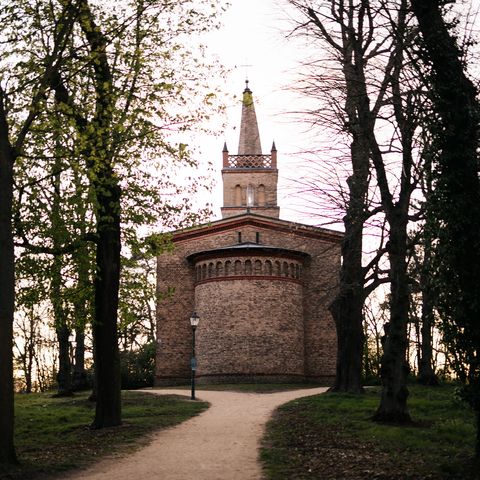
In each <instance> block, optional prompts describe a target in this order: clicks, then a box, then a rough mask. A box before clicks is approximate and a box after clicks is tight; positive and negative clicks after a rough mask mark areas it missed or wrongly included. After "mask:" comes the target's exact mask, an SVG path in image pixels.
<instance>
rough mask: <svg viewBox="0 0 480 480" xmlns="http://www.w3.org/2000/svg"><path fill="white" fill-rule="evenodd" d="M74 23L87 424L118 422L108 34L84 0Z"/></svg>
mask: <svg viewBox="0 0 480 480" xmlns="http://www.w3.org/2000/svg"><path fill="white" fill-rule="evenodd" d="M79 23H80V26H81V28H82V31H83V33H84V35H85V38H86V40H87V42H88V45H89V48H90V51H91V55H92V58H94V59H95V61H94V62H93V68H94V71H95V76H94V88H95V92H96V104H95V117H94V119H93V120H92V123H91V125H90V126H91V127H93V128H92V131H90V132H88V134H87V135H88V138H87V145H88V147H87V150H88V153H87V165H88V168H89V177H90V181H91V184H92V186H93V190H94V192H95V198H96V205H95V207H96V222H97V226H96V230H97V250H96V268H97V271H96V275H95V318H94V320H93V324H92V334H93V355H94V361H95V388H96V399H97V404H96V410H95V419H94V421H93V424H92V427H93V428H103V427H110V426H115V425H120V424H121V390H120V388H121V385H120V358H119V353H118V331H117V316H118V292H119V284H120V247H121V244H120V193H121V190H120V186H119V184H118V178H117V176H116V174H115V171H114V160H113V158H112V155H113V150H114V147H113V146H112V145H111V142H112V122H113V120H112V118H113V114H114V111H115V100H114V87H113V76H112V72H111V69H110V65H109V58H108V54H107V48H108V44H109V39H108V38H107V37H106V35H105V34H104V33H103V32H102V30H101V28H100V27H99V26H98V25H96V23H95V17H94V14H93V12H92V10H91V8H90V4H89V2H88V1H87V0H80V1H79Z"/></svg>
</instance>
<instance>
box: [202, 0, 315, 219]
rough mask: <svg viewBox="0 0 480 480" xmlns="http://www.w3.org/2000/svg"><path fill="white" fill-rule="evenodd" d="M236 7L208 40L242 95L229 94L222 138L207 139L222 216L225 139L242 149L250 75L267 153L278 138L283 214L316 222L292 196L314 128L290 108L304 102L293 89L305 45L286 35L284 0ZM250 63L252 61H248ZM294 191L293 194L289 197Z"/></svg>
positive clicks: (230, 85)
mask: <svg viewBox="0 0 480 480" xmlns="http://www.w3.org/2000/svg"><path fill="white" fill-rule="evenodd" d="M230 3H231V7H230V8H229V9H228V11H227V12H226V13H225V14H224V15H223V17H222V20H223V21H222V23H223V27H222V28H221V29H220V30H219V31H218V32H215V33H214V34H211V35H209V36H208V41H207V46H208V47H209V50H210V51H211V53H213V54H215V55H216V56H218V58H219V60H220V61H221V63H222V64H224V65H225V66H226V67H227V69H229V70H230V74H229V75H228V77H227V78H226V89H227V90H228V91H229V92H230V93H231V94H232V95H236V98H235V99H232V98H230V99H229V98H226V103H227V118H228V120H227V126H226V130H225V131H224V132H223V133H222V134H221V135H220V137H219V138H209V139H204V140H203V141H202V150H203V151H204V155H206V156H207V158H209V159H210V160H211V161H213V162H214V164H215V166H216V167H217V169H216V171H215V174H214V176H215V180H216V187H215V191H214V207H215V208H214V213H215V217H216V218H220V210H219V209H220V206H221V204H222V183H221V175H220V169H221V161H222V153H221V151H222V147H223V142H224V141H226V142H227V146H228V150H229V152H230V154H233V155H235V154H236V153H237V149H238V135H239V127H240V116H241V104H240V101H241V96H242V91H243V89H244V88H245V79H246V76H247V75H248V79H249V82H250V84H249V86H250V89H251V90H252V92H253V96H254V101H255V110H256V114H257V120H258V125H259V130H260V138H261V142H262V150H263V153H269V152H270V149H271V145H272V141H275V144H276V147H277V150H278V168H279V191H278V203H279V205H280V208H281V210H280V216H281V218H283V219H286V220H295V221H300V222H304V223H313V224H314V223H316V220H315V219H312V218H310V219H309V218H307V217H304V218H301V216H299V212H298V208H297V207H294V206H293V204H294V203H297V204H298V203H299V202H298V200H295V199H293V198H291V197H290V196H288V192H289V190H290V189H291V188H292V187H293V185H294V183H293V182H292V181H291V180H290V179H291V177H294V176H295V175H296V174H298V169H297V168H296V167H295V166H296V164H297V162H298V161H299V157H298V154H297V155H295V154H296V153H298V152H299V151H302V150H304V149H308V147H309V145H308V143H309V142H310V140H311V139H310V136H311V135H312V134H311V133H306V132H305V129H306V127H305V125H301V124H300V123H297V122H295V121H293V120H292V115H289V114H288V112H289V111H292V110H294V109H295V108H298V102H299V99H298V96H297V95H296V94H294V93H292V92H291V91H288V88H289V86H291V85H292V84H293V82H294V81H295V67H296V64H297V62H298V61H299V60H302V55H304V52H302V48H301V47H300V45H299V43H298V42H296V41H294V40H287V39H286V38H285V35H286V33H288V29H289V26H288V25H289V24H288V21H287V19H286V15H285V12H282V8H281V7H280V4H281V1H279V0H231V1H230ZM246 65H249V66H246ZM287 196H288V197H287Z"/></svg>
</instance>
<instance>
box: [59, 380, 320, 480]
mask: <svg viewBox="0 0 480 480" xmlns="http://www.w3.org/2000/svg"><path fill="white" fill-rule="evenodd" d="M326 390H327V389H326V388H309V389H302V390H290V391H285V392H278V393H263V394H258V393H238V392H224V391H202V390H198V391H197V398H199V399H200V400H204V401H207V402H209V403H210V404H211V406H210V408H209V409H208V410H206V411H205V412H203V413H202V414H200V415H198V416H196V417H193V418H191V419H190V420H187V421H186V422H184V423H181V424H180V425H177V426H176V427H172V428H169V429H166V430H161V431H159V432H158V433H156V434H154V435H153V436H152V439H151V442H150V443H149V445H148V446H146V447H144V448H142V449H140V450H138V451H136V452H134V453H132V454H124V455H122V456H121V457H115V458H107V459H106V460H102V461H100V462H98V463H96V464H94V465H93V466H91V467H90V468H88V469H86V470H83V471H81V472H77V473H74V474H73V475H69V476H68V477H66V480H187V479H188V480H260V479H261V478H262V470H261V466H260V463H259V460H258V449H259V446H260V440H261V438H262V435H263V432H264V428H265V424H266V422H267V420H268V419H269V418H270V415H271V414H272V412H273V410H274V409H275V408H276V407H278V406H279V405H281V404H283V403H286V402H288V401H290V400H294V399H295V398H300V397H306V396H309V395H316V394H319V393H323V392H325V391H326ZM145 391H148V392H150V393H154V394H157V395H162V394H170V395H171V394H178V395H185V394H186V392H185V390H172V389H168V390H145Z"/></svg>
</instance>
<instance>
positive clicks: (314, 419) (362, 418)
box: [261, 385, 480, 480]
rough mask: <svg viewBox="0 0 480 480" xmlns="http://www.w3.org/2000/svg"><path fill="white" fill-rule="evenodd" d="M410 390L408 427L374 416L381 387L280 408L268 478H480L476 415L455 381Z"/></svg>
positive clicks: (271, 427) (269, 442) (269, 438)
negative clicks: (476, 458) (376, 420)
mask: <svg viewBox="0 0 480 480" xmlns="http://www.w3.org/2000/svg"><path fill="white" fill-rule="evenodd" d="M409 390H410V397H409V409H410V414H411V416H412V418H413V421H414V423H413V424H412V425H410V426H405V427H398V426H391V425H382V424H378V423H374V422H372V421H371V420H370V418H371V416H372V415H373V413H374V412H375V410H376V408H377V406H378V404H379V394H380V388H379V387H374V388H371V389H368V390H367V392H366V393H365V394H364V395H346V394H335V393H328V394H324V395H318V396H313V397H307V398H303V399H299V400H295V401H292V402H289V403H288V404H286V405H283V406H281V407H280V408H279V409H278V410H277V411H276V413H275V415H274V417H273V418H272V420H271V421H270V422H269V424H268V425H267V432H266V435H265V437H264V439H263V447H262V451H261V459H262V462H263V465H264V469H265V473H266V478H267V479H269V480H281V479H285V480H287V479H288V480H294V479H307V478H308V479H322V480H323V479H385V480H387V479H431V480H437V479H438V480H439V479H462V480H467V479H478V478H480V469H478V470H477V469H475V466H474V465H473V463H472V455H473V449H474V437H475V428H474V415H473V412H472V411H471V410H470V409H469V407H468V406H466V404H464V403H463V402H461V401H460V400H457V399H456V397H455V395H454V389H453V387H451V386H442V387H436V388H435V387H430V388H428V387H421V386H417V385H414V386H410V387H409ZM477 472H478V473H477Z"/></svg>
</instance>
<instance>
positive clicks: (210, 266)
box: [208, 263, 213, 278]
mask: <svg viewBox="0 0 480 480" xmlns="http://www.w3.org/2000/svg"><path fill="white" fill-rule="evenodd" d="M212 277H213V263H209V264H208V278H212Z"/></svg>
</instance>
